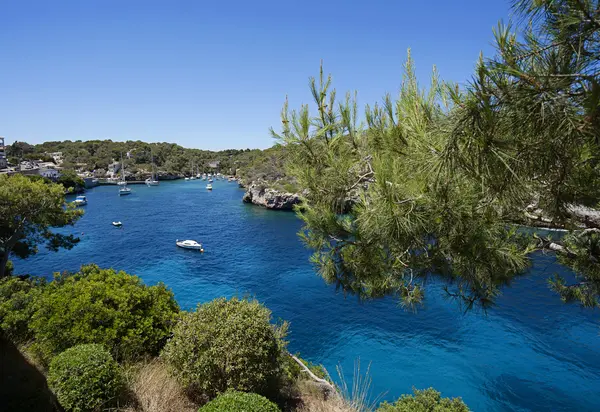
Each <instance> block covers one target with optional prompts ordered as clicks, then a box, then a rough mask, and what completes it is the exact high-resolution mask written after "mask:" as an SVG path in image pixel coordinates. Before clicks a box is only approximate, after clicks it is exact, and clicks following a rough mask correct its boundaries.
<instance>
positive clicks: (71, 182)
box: [56, 170, 85, 192]
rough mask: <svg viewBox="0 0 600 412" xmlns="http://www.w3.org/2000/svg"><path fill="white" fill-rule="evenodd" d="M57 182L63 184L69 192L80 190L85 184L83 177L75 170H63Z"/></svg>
mask: <svg viewBox="0 0 600 412" xmlns="http://www.w3.org/2000/svg"><path fill="white" fill-rule="evenodd" d="M56 183H58V184H61V185H63V186H64V188H65V190H66V191H67V192H74V191H80V190H81V189H83V187H84V186H85V183H84V181H83V179H82V178H81V177H79V176H77V173H75V171H73V170H63V171H62V172H61V173H60V177H59V178H58V180H57V181H56Z"/></svg>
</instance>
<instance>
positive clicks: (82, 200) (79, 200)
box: [73, 196, 87, 206]
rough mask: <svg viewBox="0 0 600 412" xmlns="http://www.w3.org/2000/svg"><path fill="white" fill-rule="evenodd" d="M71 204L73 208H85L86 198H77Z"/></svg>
mask: <svg viewBox="0 0 600 412" xmlns="http://www.w3.org/2000/svg"><path fill="white" fill-rule="evenodd" d="M73 203H74V204H75V206H85V205H87V198H86V197H85V196H77V197H76V198H75V201H74V202H73Z"/></svg>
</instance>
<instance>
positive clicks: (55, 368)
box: [48, 344, 123, 412]
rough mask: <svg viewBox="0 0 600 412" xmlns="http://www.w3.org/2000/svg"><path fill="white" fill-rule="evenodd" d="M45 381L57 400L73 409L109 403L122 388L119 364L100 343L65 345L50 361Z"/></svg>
mask: <svg viewBox="0 0 600 412" xmlns="http://www.w3.org/2000/svg"><path fill="white" fill-rule="evenodd" d="M48 384H49V385H50V388H52V390H53V391H54V392H55V393H56V397H57V398H58V401H59V402H60V404H61V405H62V406H63V407H64V408H65V409H66V410H67V411H73V412H86V411H96V410H100V409H105V408H107V407H110V406H111V405H112V404H114V403H115V401H116V400H117V399H118V397H119V394H120V393H121V390H122V388H123V378H122V375H121V371H120V369H119V365H118V364H117V362H115V361H114V360H113V358H112V356H111V355H110V353H109V352H108V351H107V350H106V349H105V348H103V347H102V345H96V344H90V345H79V346H74V347H72V348H69V349H67V350H66V351H64V352H63V353H61V354H59V355H58V356H56V357H55V358H54V359H53V360H52V362H51V363H50V369H49V371H48Z"/></svg>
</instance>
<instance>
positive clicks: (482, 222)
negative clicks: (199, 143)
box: [273, 56, 529, 308]
mask: <svg viewBox="0 0 600 412" xmlns="http://www.w3.org/2000/svg"><path fill="white" fill-rule="evenodd" d="M330 84H331V78H327V79H325V77H324V76H323V72H322V70H321V76H320V81H319V82H318V84H317V82H316V80H314V79H313V80H312V81H311V91H312V92H313V95H314V97H315V103H316V106H317V114H316V115H315V116H311V115H310V112H309V108H308V106H303V107H302V108H301V109H300V110H299V111H292V112H289V111H288V109H287V104H286V106H284V110H283V112H282V124H283V130H282V132H281V134H277V133H275V132H273V134H274V136H275V137H277V138H278V139H279V140H280V142H281V143H282V144H284V145H285V147H286V149H287V159H288V163H287V167H288V172H289V173H290V174H291V175H292V176H294V177H296V179H297V181H298V184H299V185H300V186H301V187H303V188H306V189H308V193H307V195H306V196H305V204H304V206H303V208H302V213H301V214H300V217H301V218H302V219H303V221H304V223H305V227H304V230H303V232H302V234H301V236H302V238H303V240H304V241H305V243H306V244H307V245H308V246H309V247H311V248H312V249H314V250H315V254H314V255H313V257H312V262H313V263H315V265H316V266H317V268H318V270H319V272H320V274H321V275H322V276H323V278H324V279H325V280H326V281H328V282H330V283H334V284H336V285H337V286H339V287H341V288H343V289H344V290H345V291H348V292H351V293H356V294H357V295H359V296H360V297H362V298H373V297H378V296H384V295H388V294H392V295H395V296H398V297H399V298H400V299H401V302H402V304H403V305H404V306H407V307H414V306H415V305H416V304H418V303H420V302H422V300H423V297H424V294H423V290H422V286H421V284H422V280H423V279H425V278H426V277H428V276H431V274H432V273H435V276H438V277H440V278H442V279H443V280H445V281H447V282H448V283H449V284H452V289H448V293H451V294H453V295H454V296H456V297H458V298H460V299H461V301H462V302H465V304H466V305H467V306H468V307H471V306H473V305H475V304H477V305H480V306H482V307H484V308H486V307H489V306H490V305H491V304H492V303H493V300H494V297H495V296H496V295H497V294H498V293H499V287H500V286H502V285H504V284H506V283H507V282H509V281H510V279H511V278H512V276H513V275H514V274H515V273H520V272H521V271H523V270H524V269H525V268H526V267H527V264H528V260H527V257H526V254H527V252H528V251H529V249H528V248H527V247H525V248H522V239H521V237H520V236H518V235H517V234H516V233H515V232H514V231H512V230H511V228H510V227H507V225H506V222H505V221H504V220H503V219H502V217H503V209H502V207H501V205H500V204H499V202H498V201H496V199H490V198H482V197H481V193H482V188H481V185H480V182H479V181H477V180H475V179H470V178H469V177H468V176H467V175H466V174H464V173H461V172H460V170H458V171H450V170H448V169H446V168H445V167H444V163H443V160H444V157H443V153H444V150H443V148H444V145H445V143H446V141H445V134H444V130H445V128H443V127H442V126H444V124H445V121H446V120H445V119H446V113H447V112H448V111H449V110H451V107H450V106H446V107H445V106H442V105H441V103H443V102H444V101H447V100H448V99H447V92H446V90H447V85H446V84H445V83H442V82H440V81H439V80H438V79H437V76H436V75H435V74H434V76H433V80H432V84H431V86H430V87H429V91H428V92H427V93H425V92H424V91H422V90H421V89H419V87H418V83H417V79H416V77H415V74H414V67H413V63H412V60H411V59H410V56H409V60H408V61H407V64H406V72H405V76H404V82H403V84H402V88H401V91H400V96H399V97H398V99H397V100H395V101H394V100H392V98H391V97H390V96H386V97H385V99H384V103H383V106H379V105H375V106H374V107H373V108H370V107H367V112H366V119H367V126H366V128H365V126H364V125H359V124H358V123H357V114H356V101H355V99H354V97H353V96H352V95H348V96H347V97H346V99H345V100H344V101H342V102H341V103H339V104H338V103H336V100H335V90H332V89H331V88H330ZM345 212H349V214H346V215H342V214H343V213H345ZM482 245H485V247H482Z"/></svg>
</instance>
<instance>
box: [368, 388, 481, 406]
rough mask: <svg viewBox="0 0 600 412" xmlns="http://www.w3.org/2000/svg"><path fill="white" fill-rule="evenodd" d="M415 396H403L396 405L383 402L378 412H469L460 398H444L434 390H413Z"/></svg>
mask: <svg viewBox="0 0 600 412" xmlns="http://www.w3.org/2000/svg"><path fill="white" fill-rule="evenodd" d="M413 392H414V395H402V397H401V398H400V399H398V400H397V401H396V402H394V403H387V402H383V403H382V404H381V406H380V407H379V409H377V411H378V412H469V408H468V407H467V405H465V403H464V402H463V401H462V400H461V399H460V398H452V399H450V398H442V396H441V394H440V393H439V392H438V391H436V390H435V389H433V388H429V389H425V390H422V391H420V390H417V389H413Z"/></svg>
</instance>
